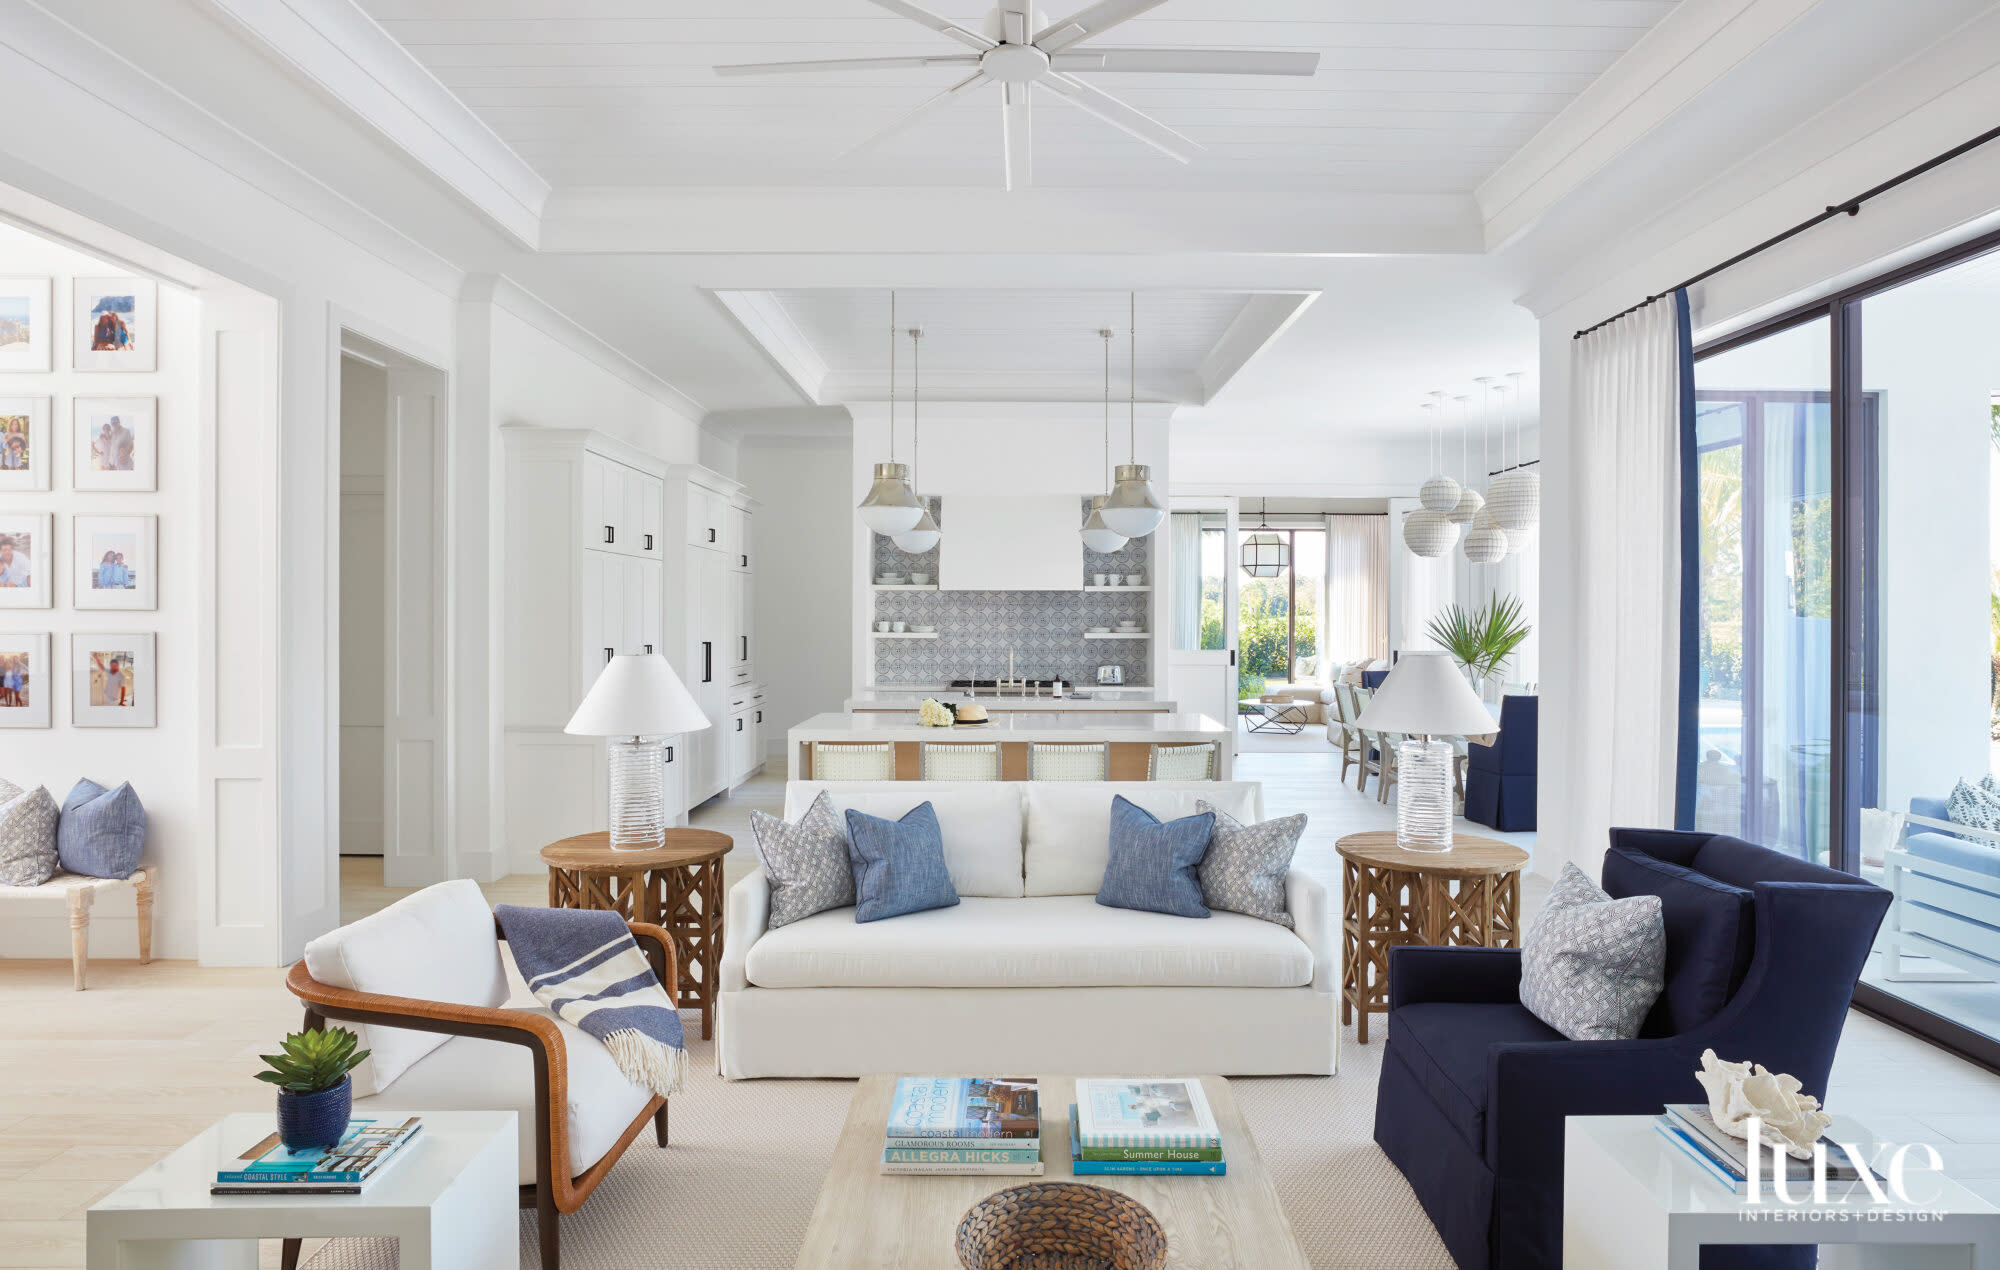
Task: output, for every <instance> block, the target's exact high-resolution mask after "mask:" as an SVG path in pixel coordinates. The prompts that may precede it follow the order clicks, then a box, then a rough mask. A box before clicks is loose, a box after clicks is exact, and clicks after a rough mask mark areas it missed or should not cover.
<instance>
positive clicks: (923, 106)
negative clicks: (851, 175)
mask: <svg viewBox="0 0 2000 1270" xmlns="http://www.w3.org/2000/svg"><path fill="white" fill-rule="evenodd" d="M992 82H993V81H992V80H989V79H987V78H986V74H985V72H984V71H974V72H973V73H972V74H970V75H968V76H966V77H965V78H964V79H961V80H959V81H958V82H957V83H956V84H953V85H952V86H951V87H950V88H947V89H945V90H944V91H943V92H941V93H936V94H933V95H932V96H930V97H928V98H926V99H925V100H924V101H922V102H921V103H919V104H918V105H917V106H916V108H915V109H913V110H910V111H908V112H906V113H905V114H903V115H902V117H900V118H899V119H897V120H896V122H894V123H892V124H890V125H889V126H888V127H886V128H884V129H882V131H880V132H878V133H876V134H875V135H874V136H872V137H870V138H868V139H867V140H866V141H863V142H862V143H861V144H860V145H857V146H854V147H853V148H852V149H850V150H848V151H847V153H846V154H843V155H841V156H840V157H841V158H843V159H844V158H847V157H848V156H849V155H853V154H859V153H860V152H861V151H863V150H866V149H868V148H869V147H871V146H876V145H880V144H881V143H882V142H884V141H887V140H888V139H889V138H891V137H893V136H895V135H896V134H897V133H899V132H902V131H903V130H904V129H905V128H908V127H909V126H910V125H911V124H913V123H915V122H917V120H919V119H922V118H923V117H924V116H925V115H927V114H929V113H931V112H932V111H933V110H937V109H939V108H941V107H943V106H946V105H948V104H950V103H951V102H953V101H956V100H957V99H958V98H959V97H961V96H963V95H964V94H965V93H968V92H970V91H972V90H973V89H975V88H977V87H979V86H980V85H981V84H990V83H992Z"/></svg>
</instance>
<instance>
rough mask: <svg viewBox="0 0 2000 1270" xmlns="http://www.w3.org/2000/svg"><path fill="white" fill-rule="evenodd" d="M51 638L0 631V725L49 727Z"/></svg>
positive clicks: (10, 726)
mask: <svg viewBox="0 0 2000 1270" xmlns="http://www.w3.org/2000/svg"><path fill="white" fill-rule="evenodd" d="M52 682H54V681H53V680H51V679H50V678H49V637H48V636H47V635H14V634H9V633H7V632H3V631H0V728H45V727H47V726H49V685H50V684H51V683H52Z"/></svg>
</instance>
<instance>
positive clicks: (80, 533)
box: [70, 516, 160, 612]
mask: <svg viewBox="0 0 2000 1270" xmlns="http://www.w3.org/2000/svg"><path fill="white" fill-rule="evenodd" d="M70 547H71V557H70V558H71V560H72V561H73V562H74V564H73V567H72V569H71V581H72V586H73V590H72V592H71V595H70V604H71V606H72V607H74V608H79V609H124V610H128V611H134V612H138V611H151V610H153V609H157V608H158V607H159V606H160V591H159V579H160V518H159V517H158V516H78V517H76V518H75V521H74V523H73V527H72V530H71V537H70Z"/></svg>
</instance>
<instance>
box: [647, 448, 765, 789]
mask: <svg viewBox="0 0 2000 1270" xmlns="http://www.w3.org/2000/svg"><path fill="white" fill-rule="evenodd" d="M753 510H754V509H753V505H752V503H751V501H750V499H749V498H748V497H747V496H746V495H745V493H744V491H743V489H742V487H741V486H739V485H737V484H736V483H735V482H733V481H730V480H728V479H727V478H725V477H722V476H719V475H717V474H716V473H714V472H711V471H708V470H707V469H706V468H699V467H677V468H674V469H673V470H672V472H671V474H670V476H669V479H668V482H667V519H668V520H669V521H670V522H676V523H679V524H682V525H685V526H686V527H687V531H688V532H687V546H686V548H685V555H686V566H685V569H684V570H683V573H682V576H681V577H680V578H679V579H678V580H675V579H674V578H673V576H672V574H671V572H670V574H669V582H668V587H669V594H670V595H671V597H672V602H671V603H669V604H668V605H667V606H666V608H667V612H666V643H665V645H664V648H665V650H666V653H667V657H668V658H669V659H670V660H672V661H673V663H674V669H675V671H676V672H678V673H679V675H680V677H681V679H682V681H683V682H684V683H686V684H687V686H688V691H689V692H691V693H693V694H694V699H695V702H696V704H698V705H699V706H700V707H701V712H702V713H703V714H705V715H707V716H708V718H709V722H710V726H709V728H708V730H707V731H705V732H697V733H692V734H690V735H689V736H688V737H687V738H686V767H687V799H688V805H689V806H693V805H694V804H696V803H700V802H703V801H705V800H706V799H709V798H713V797H714V796H715V795H717V794H720V793H722V792H724V791H726V790H729V789H733V788H735V787H736V786H737V785H740V784H742V783H743V782H744V781H745V780H748V779H749V778H750V776H751V775H753V774H754V773H755V772H756V770H757V769H758V767H760V766H761V765H762V764H761V761H760V762H757V763H751V764H747V765H746V764H745V763H744V762H743V761H742V760H743V753H742V750H741V747H742V745H743V744H744V742H743V741H742V739H741V738H742V736H743V735H744V734H747V733H749V732H750V730H751V729H752V728H754V727H755V726H756V725H755V723H754V721H753V722H752V723H750V724H748V725H746V727H745V728H744V729H743V731H742V732H739V731H738V729H737V726H736V724H737V711H738V710H739V709H742V708H747V707H748V688H749V685H750V684H751V683H752V681H753V680H754V679H755V678H756V671H755V667H754V664H753V662H752V655H753V650H754V648H755V641H754V639H753V638H752V632H751V630H750V612H751V608H752V596H753V591H752V582H753V577H754V575H753V573H752V566H751V554H750V541H749V534H750V525H751V518H752V515H753ZM751 714H752V716H754V714H755V710H754V709H752V710H751ZM760 754H761V750H760Z"/></svg>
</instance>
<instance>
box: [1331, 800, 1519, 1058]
mask: <svg viewBox="0 0 2000 1270" xmlns="http://www.w3.org/2000/svg"><path fill="white" fill-rule="evenodd" d="M1334 850H1336V851H1338V852H1339V853H1340V860H1341V888H1340V891H1341V894H1340V935H1341V940H1340V942H1341V971H1340V1021H1341V1022H1342V1023H1353V1024H1354V1025H1355V1028H1354V1037H1355V1039H1356V1040H1357V1041H1359V1042H1360V1043H1361V1044H1363V1045H1366V1044H1367V1043H1368V1016H1369V1014H1370V1013H1376V1014H1386V1013H1388V1011H1389V950H1390V949H1391V948H1394V947H1396V946H1397V945H1398V944H1430V945H1466V946H1471V947H1476V948H1517V947H1519V946H1520V925H1519V923H1520V913H1521V870H1522V869H1523V868H1525V867H1527V863H1528V853H1527V852H1525V851H1523V850H1521V848H1519V847H1515V846H1509V845H1508V844H1507V843H1504V842H1496V841H1495V840H1493V839H1492V838H1480V837H1475V836H1473V835H1471V834H1457V835H1455V836H1454V837H1453V839H1452V847H1451V850H1449V851H1406V850H1404V849H1403V848H1401V847H1399V846H1397V845H1396V835H1395V833H1394V831H1392V830H1383V831H1378V832H1374V833H1356V834H1349V835H1348V836H1347V837H1345V838H1342V839H1341V840H1340V841H1339V842H1337V843H1335V844H1334Z"/></svg>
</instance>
